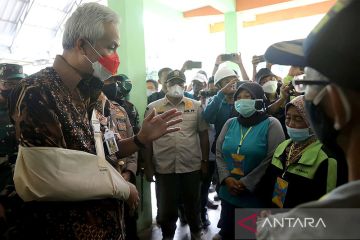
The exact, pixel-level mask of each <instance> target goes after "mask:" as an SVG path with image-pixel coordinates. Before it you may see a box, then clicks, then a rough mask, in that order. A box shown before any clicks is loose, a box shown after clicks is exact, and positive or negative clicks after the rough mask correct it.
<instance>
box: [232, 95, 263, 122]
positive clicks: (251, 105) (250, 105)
mask: <svg viewBox="0 0 360 240" xmlns="http://www.w3.org/2000/svg"><path fill="white" fill-rule="evenodd" d="M256 101H259V100H256V99H240V100H237V101H235V110H236V111H237V112H238V113H240V115H241V116H243V117H245V118H248V117H250V116H252V115H253V114H254V113H255V112H256V108H255V103H256ZM260 101H261V100H260Z"/></svg>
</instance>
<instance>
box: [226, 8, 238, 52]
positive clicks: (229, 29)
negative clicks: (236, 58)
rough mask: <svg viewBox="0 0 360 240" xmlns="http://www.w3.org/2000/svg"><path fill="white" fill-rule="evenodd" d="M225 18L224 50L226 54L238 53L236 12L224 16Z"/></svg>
mask: <svg viewBox="0 0 360 240" xmlns="http://www.w3.org/2000/svg"><path fill="white" fill-rule="evenodd" d="M224 18H225V49H226V52H227V53H235V52H237V51H238V31H237V29H238V28H237V27H238V26H237V15H236V12H228V13H225V14H224Z"/></svg>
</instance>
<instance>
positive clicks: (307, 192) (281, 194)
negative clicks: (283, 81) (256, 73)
mask: <svg viewBox="0 0 360 240" xmlns="http://www.w3.org/2000/svg"><path fill="white" fill-rule="evenodd" d="M285 114H286V120H285V123H286V128H287V132H288V134H289V136H290V139H288V140H285V141H284V142H283V143H281V144H280V145H279V146H278V147H277V149H276V150H275V153H274V156H273V158H272V161H271V164H270V165H269V167H268V169H267V170H266V173H265V175H264V177H263V178H262V180H261V181H260V183H259V184H258V186H257V190H256V192H257V193H258V195H259V196H260V198H261V199H262V200H263V202H264V203H265V204H266V206H267V207H278V208H293V207H295V206H297V205H299V204H301V203H305V202H309V201H312V200H317V199H319V198H321V197H322V196H323V195H325V194H326V193H327V192H329V191H331V190H332V189H334V188H335V187H336V185H337V178H338V174H337V172H338V167H337V161H336V160H335V159H334V158H331V157H330V156H329V155H328V154H327V153H326V151H324V149H323V145H322V144H321V143H320V141H319V140H318V139H317V138H316V136H315V134H314V133H313V131H312V130H311V128H310V125H309V121H308V119H307V117H306V115H305V108H304V98H303V96H298V97H296V98H294V99H293V100H292V101H291V102H290V103H288V104H287V105H286V108H285Z"/></svg>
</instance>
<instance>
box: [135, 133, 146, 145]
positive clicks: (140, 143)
mask: <svg viewBox="0 0 360 240" xmlns="http://www.w3.org/2000/svg"><path fill="white" fill-rule="evenodd" d="M134 143H135V144H136V146H138V148H145V147H146V146H145V144H143V143H142V142H140V140H139V138H138V136H137V135H135V136H134Z"/></svg>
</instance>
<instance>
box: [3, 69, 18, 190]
mask: <svg viewBox="0 0 360 240" xmlns="http://www.w3.org/2000/svg"><path fill="white" fill-rule="evenodd" d="M23 77H24V74H23V69H22V66H20V65H17V64H6V63H5V64H0V95H1V100H0V191H2V190H3V189H4V187H5V186H6V185H9V184H12V165H13V164H14V163H15V160H16V157H17V141H16V134H15V126H14V125H13V123H12V122H11V121H10V117H9V111H8V107H7V98H8V95H9V94H10V92H11V90H12V88H13V87H14V86H15V85H16V83H17V82H18V81H19V80H20V79H21V78H23Z"/></svg>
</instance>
